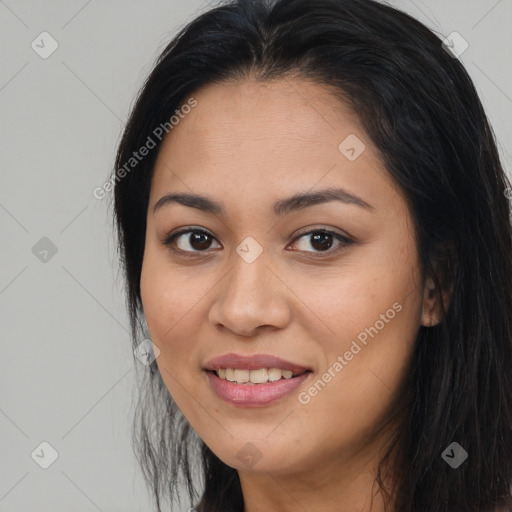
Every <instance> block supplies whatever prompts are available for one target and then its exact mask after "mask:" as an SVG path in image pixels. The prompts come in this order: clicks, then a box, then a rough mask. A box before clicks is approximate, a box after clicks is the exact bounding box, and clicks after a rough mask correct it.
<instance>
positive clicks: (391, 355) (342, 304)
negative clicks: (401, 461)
mask: <svg viewBox="0 0 512 512" xmlns="http://www.w3.org/2000/svg"><path fill="white" fill-rule="evenodd" d="M193 96H194V97H195V98H196V100H197V102H198V104H197V106H196V107H195V108H193V109H192V110H191V112H190V113H189V114H187V115H186V116H185V117H184V119H182V120H181V121H180V122H179V124H178V125H176V126H175V127H174V129H173V130H172V131H171V132H170V133H169V135H168V136H167V137H166V139H165V140H164V142H163V145H162V147H161V148H160V151H159V155H158V158H157V162H156V165H155V169H154V176H153V180H152V184H151V193H150V201H149V208H148V215H147V231H146V241H145V252H144V260H143V266H142V275H141V294H142V302H143V308H144V313H145V316H146V321H147V325H148V329H149V333H150V336H151V339H152V341H153V343H154V344H155V345H156V346H157V347H158V348H159V349H160V355H159V356H158V358H157V360H156V361H157V364H158V368H159V370H160V372H161V374H162V377H163V380H164V381H165V384H166V386H167V388H168V390H169V392H170V394H171V395H172V397H173V398H174V400H175V401H176V403H177V405H178V407H179V408H180V409H181V411H182V412H183V414H184V415H185V417H186V418H187V420H188V421H189V422H190V424H191V425H192V427H193V428H194V430H195V431H196V432H197V434H198V435H199V436H200V437H201V439H202V440H203V441H204V442H205V443H206V444H207V445H208V446H209V447H210V449H211V450H212V451H213V452H214V453H215V454H216V455H217V456H218V457H219V458H220V459H221V460H222V461H223V462H225V463H226V464H228V465H229V466H231V467H233V468H236V469H237V470H238V472H239V475H240V481H241V485H242V491H243V494H244V501H245V511H244V512H262V511H268V510H279V511H283V512H287V511H292V510H293V511H297V510H307V511H308V512H327V511H329V512H330V511H332V510H337V511H351V512H353V511H356V510H357V511H368V510H370V502H371V498H372V483H373V481H374V478H375V468H376V463H377V461H378V457H379V455H380V454H381V453H382V449H383V447H384V446H385V441H386V438H385V431H384V432H380V433H377V434H375V432H374V431H375V429H376V428H377V427H378V425H379V424H380V423H381V422H382V421H383V420H384V419H385V418H386V417H387V415H388V413H389V408H390V406H391V404H392V403H393V398H394V397H395V396H396V392H397V389H398V386H399V384H400V382H401V379H402V377H403V374H404V371H405V369H406V368H407V366H408V364H409V361H410V356H411V351H412V348H413V343H414V340H415V338H416V336H417V333H418V330H419V328H420V325H431V324H434V323H436V322H437V321H438V320H439V319H438V309H437V305H436V302H435V299H434V296H433V290H432V283H431V281H430V280H429V279H427V280H422V278H421V273H420V269H419V266H418V255H417V251H416V245H415V241H414V233H413V223H412V220H411V216H410V212H409V210H408V207H407V204H406V201H405V198H404V197H403V196H402V194H401V192H400V190H399V189H398V187H397V186H396V184H395V183H394V182H393V181H392V179H391V177H390V175H389V174H388V173H387V171H386V170H385V168H384V165H383V163H382V161H381V160H380V158H379V155H378V153H377V151H376V149H375V147H374V146H373V144H372V143H371V140H370V139H369V137H368V136H367V134H366V133H365V131H364V130H363V128H362V125H361V124H360V122H359V120H358V118H357V116H356V115H355V114H354V113H352V112H351V111H350V110H349V109H348V107H347V106H346V105H344V104H343V103H341V102H340V100H339V99H336V98H335V97H334V96H333V95H332V94H331V93H330V92H329V91H328V90H326V89H325V88H323V87H321V86H320V85H317V84H314V83H310V82H306V81H303V80H300V79H279V80H275V81H272V82H265V83H262V82H256V81H255V80H253V79H248V80H246V81H244V82H243V83H240V82H239V83H229V84H228V83H222V84H217V85H213V86H212V85H209V86H207V87H204V88H202V89H200V90H199V91H197V92H196V93H194V95H193ZM350 134H355V135H356V136H357V137H358V138H359V139H360V140H361V141H363V143H364V144H365V147H366V148H365V150H364V151H363V152H362V153H361V154H360V155H359V156H358V157H357V158H356V159H355V160H354V161H350V160H349V159H348V158H346V156H345V155H344V154H342V153H341V152H340V150H339V149H338V146H339V144H340V142H342V141H343V140H344V139H345V138H346V137H347V136H348V135H350ZM327 187H343V188H345V189H347V190H348V191H350V192H351V193H353V194H355V195H357V196H359V197H360V198H361V199H363V200H364V201H366V202H367V203H369V204H370V205H371V206H372V207H373V208H372V209H364V208H362V207H360V206H357V205H353V204H344V203H341V202H336V201H331V202H327V203H323V204H318V205H315V206H312V207H310V208H307V209H303V210H298V211H294V212H291V213H289V214H288V215H285V216H283V217H282V218H278V217H275V216H274V214H273V212H272V204H273V203H274V201H276V200H278V199H281V198H286V197H289V196H291V195H293V194H295V193H299V192H306V191H317V190H320V189H324V188H327ZM170 192H189V193H190V192H192V193H197V194H202V195H205V196H208V197H209V198H211V199H214V200H217V201H219V202H221V203H222V205H223V207H224V209H225V214H224V215H216V214H212V213H207V212H202V211H200V210H198V209H194V208H191V207H187V206H184V205H180V204H176V203H171V204H167V205H165V206H163V207H162V208H160V209H158V210H157V211H156V212H155V213H153V206H154V205H155V203H156V202H157V201H158V200H159V199H160V198H161V197H162V196H163V195H165V194H168V193H170ZM188 226H190V227H192V228H202V229H204V230H206V231H208V232H209V233H210V235H211V236H210V237H207V238H206V239H205V240H203V241H202V243H203V245H201V244H198V243H197V242H196V243H194V240H193V239H192V241H191V238H190V233H188V234H185V235H182V236H181V237H180V238H179V239H178V240H175V244H174V249H175V251H176V252H173V251H172V249H171V246H166V245H164V244H163V243H162V240H164V239H165V237H166V236H167V235H168V234H169V233H171V232H176V231H178V228H183V227H188ZM322 227H324V228H325V229H328V230H330V231H334V232H337V233H339V234H341V235H344V236H346V237H348V238H349V239H351V240H353V243H352V244H349V245H346V246H344V247H343V249H341V250H339V251H338V250H337V249H338V248H340V247H342V242H339V241H337V240H336V238H334V237H332V238H330V239H328V242H329V241H330V242H331V246H330V248H329V245H328V242H327V244H325V242H324V245H321V244H320V245H319V244H318V243H317V244H315V242H314V240H313V237H312V235H303V236H302V237H301V238H297V237H298V234H297V233H298V231H299V230H300V229H301V228H308V231H309V230H314V229H322ZM248 236H251V237H253V238H254V239H255V240H256V241H257V242H258V244H259V245H260V246H261V248H262V249H263V252H262V253H261V254H260V255H259V257H258V258H256V260H255V261H253V262H252V263H250V264H249V263H247V262H246V261H245V260H244V259H243V258H241V257H240V256H239V254H238V253H237V252H236V248H237V246H239V244H240V243H241V242H242V241H243V240H244V239H245V238H246V237H248ZM322 247H325V249H324V250H322ZM179 249H181V250H182V251H183V252H185V255H183V252H182V253H181V254H180V253H179ZM186 251H188V254H190V253H192V257H190V258H187V257H186V254H187V252H186ZM201 251H203V252H201ZM315 254H316V255H317V256H318V257H317V258H315ZM394 303H399V304H400V305H401V306H402V308H401V310H400V312H397V313H396V315H394V318H392V319H391V320H389V321H388V322H386V323H385V324H384V327H383V328H381V329H380V330H379V331H378V334H377V335H374V337H373V338H371V337H369V338H368V342H367V345H366V346H363V348H362V350H361V351H359V352H358V353H357V355H355V356H354V357H353V359H352V360H351V361H349V362H348V364H347V365H346V366H344V368H343V369H342V370H341V371H340V372H338V373H336V372H335V375H336V376H335V377H334V378H332V379H331V381H330V382H329V383H328V384H327V385H326V386H325V387H324V388H323V389H321V391H320V392H318V394H317V395H316V396H314V397H312V398H311V400H310V401H309V403H307V404H302V403H300V402H299V400H298V394H299V392H300V391H304V390H307V389H309V388H310V386H311V385H312V383H314V382H316V381H317V380H318V379H319V378H321V376H322V375H323V374H324V373H325V372H327V371H328V369H329V367H332V365H333V363H334V362H335V361H336V360H337V358H338V356H339V355H343V354H344V353H345V352H346V351H347V350H349V349H350V346H351V344H352V342H353V340H356V339H357V336H358V334H359V333H361V332H362V331H364V330H365V328H368V327H370V326H374V325H375V323H376V321H377V320H379V318H381V316H380V315H382V314H385V313H386V311H387V310H389V309H390V308H392V305H393V304H394ZM229 352H236V353H242V354H255V353H266V354H273V355H277V356H278V357H281V358H283V359H286V360H291V361H292V362H294V363H297V364H300V365H302V366H305V367H309V368H311V369H312V370H313V373H312V374H311V375H310V376H309V377H308V379H307V381H306V382H304V383H303V385H302V386H301V387H300V388H299V389H298V390H296V391H294V392H292V393H291V394H290V395H288V396H286V397H284V398H282V399H280V400H279V401H278V402H274V403H273V404H270V405H268V406H266V407H260V408H240V407H236V406H234V405H231V404H229V403H226V402H224V401H223V400H222V399H221V398H220V397H218V395H216V394H215V392H214V391H213V390H212V389H211V387H210V385H209V382H208V379H207V378H206V375H205V373H204V372H203V370H202V368H203V366H204V364H205V363H206V361H208V360H209V359H211V358H213V357H216V356H219V355H222V354H226V353H229ZM247 443H252V444H253V445H255V446H256V448H257V450H258V452H259V455H260V459H259V460H258V461H257V463H256V464H254V465H252V466H250V467H249V466H248V465H247V463H246V462H245V461H244V460H243V459H242V458H240V457H239V456H238V455H237V453H238V452H239V450H241V449H242V448H243V447H244V446H245V445H246V444H247ZM371 510H372V511H377V512H378V511H381V510H383V503H382V498H381V497H380V496H379V495H378V494H376V495H375V496H374V499H373V508H372V509H371Z"/></svg>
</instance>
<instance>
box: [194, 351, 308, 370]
mask: <svg viewBox="0 0 512 512" xmlns="http://www.w3.org/2000/svg"><path fill="white" fill-rule="evenodd" d="M224 368H233V369H238V370H258V369H260V368H280V369H281V370H291V371H292V372H293V373H304V372H305V371H310V368H306V367H305V366H301V365H299V364H296V363H292V362H290V361H285V360H284V359H281V358H280V357H277V356H272V355H269V354H254V355H251V356H245V355H242V354H233V353H231V354H224V355H222V356H218V357H214V358H213V359H210V360H209V361H207V362H206V363H205V365H204V369H205V370H219V369H224Z"/></svg>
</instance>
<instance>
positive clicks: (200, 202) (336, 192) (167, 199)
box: [153, 188, 373, 217]
mask: <svg viewBox="0 0 512 512" xmlns="http://www.w3.org/2000/svg"><path fill="white" fill-rule="evenodd" d="M330 201H339V202H341V203H345V204H353V205H356V206H360V207H361V208H366V209H368V210H373V206H371V205H370V204H368V203H367V202H366V201H364V200H363V199H361V198H360V197H358V196H356V195H354V194H352V193H350V192H348V190H345V189H343V188H327V189H324V190H319V191H318V192H302V193H298V194H295V195H293V196H291V197H288V198H286V199H279V200H278V201H276V202H275V203H274V205H273V207H272V209H273V211H274V214H275V215H276V216H278V217H282V216H283V215H286V214H288V213H290V212H292V211H296V210H303V209H305V208H309V207H311V206H314V205H317V204H322V203H328V202H330ZM170 203H178V204H182V205H183V206H189V207H191V208H197V209H198V210H202V211H204V212H209V213H214V214H216V215H223V214H224V209H223V207H222V204H221V203H219V202H217V201H214V200H213V199H209V198H207V197H205V196H201V195H198V194H190V193H185V192H174V193H171V194H166V195H165V196H163V197H161V198H160V199H159V200H158V201H157V202H156V204H155V206H154V207H153V213H155V212H156V211H157V210H158V209H159V208H161V207H162V206H164V205H165V204H170Z"/></svg>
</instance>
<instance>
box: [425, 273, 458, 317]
mask: <svg viewBox="0 0 512 512" xmlns="http://www.w3.org/2000/svg"><path fill="white" fill-rule="evenodd" d="M441 282H442V281H441ZM445 282H446V281H445ZM440 285H441V283H439V286H440ZM439 291H440V289H439V287H438V286H437V285H436V283H435V282H434V279H433V278H432V277H431V276H428V277H427V278H426V281H425V287H424V291H423V310H422V314H421V325H424V326H425V327H433V326H434V325H437V324H439V323H440V322H441V320H443V308H444V311H445V312H446V311H447V310H448V306H449V304H450V301H451V298H452V294H453V286H452V283H450V285H449V286H448V287H447V288H444V289H443V290H442V291H441V293H439ZM441 301H442V304H441Z"/></svg>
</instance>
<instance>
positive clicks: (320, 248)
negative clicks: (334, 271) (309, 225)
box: [295, 229, 352, 254]
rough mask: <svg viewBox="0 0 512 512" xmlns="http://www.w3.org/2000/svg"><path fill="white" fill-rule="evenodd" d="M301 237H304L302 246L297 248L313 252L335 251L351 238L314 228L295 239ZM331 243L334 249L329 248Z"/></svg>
mask: <svg viewBox="0 0 512 512" xmlns="http://www.w3.org/2000/svg"><path fill="white" fill-rule="evenodd" d="M308 237H309V238H308ZM301 239H304V242H302V248H300V247H299V249H298V250H299V251H305V252H313V253H323V252H327V253H329V254H331V253H335V252H337V251H338V250H339V249H342V248H344V247H345V246H347V245H349V244H351V243H352V240H350V239H348V238H347V237H344V236H342V235H340V234H339V233H335V232H333V231H327V230H324V229H316V230H312V231H308V232H306V233H302V234H301V235H300V236H299V237H298V238H296V239H295V240H296V241H297V240H301ZM336 242H337V243H336ZM333 245H334V246H335V249H333V250H330V249H331V247H333ZM308 247H309V248H313V249H314V250H313V251H310V250H308Z"/></svg>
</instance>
